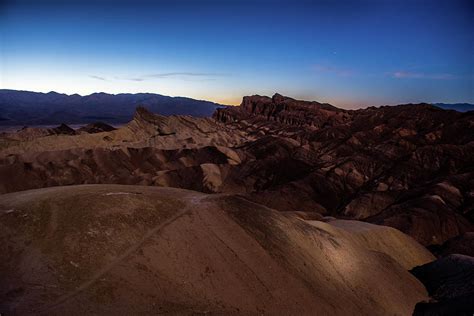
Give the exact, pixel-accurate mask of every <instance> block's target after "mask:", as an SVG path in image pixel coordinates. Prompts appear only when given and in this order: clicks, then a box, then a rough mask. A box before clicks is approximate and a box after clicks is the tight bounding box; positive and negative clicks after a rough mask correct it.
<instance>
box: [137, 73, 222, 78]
mask: <svg viewBox="0 0 474 316" xmlns="http://www.w3.org/2000/svg"><path fill="white" fill-rule="evenodd" d="M227 76H229V74H224V73H212V72H165V73H155V74H149V75H145V76H143V77H144V78H169V77H183V78H185V77H227Z"/></svg>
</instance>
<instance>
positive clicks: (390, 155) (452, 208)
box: [0, 95, 474, 245]
mask: <svg viewBox="0 0 474 316" xmlns="http://www.w3.org/2000/svg"><path fill="white" fill-rule="evenodd" d="M473 127H474V112H467V113H459V112H455V111H446V110H441V109H439V108H436V107H434V106H431V105H428V104H417V105H400V106H393V107H388V106H386V107H380V108H368V109H363V110H356V111H346V110H342V109H337V108H335V107H333V106H331V105H328V104H321V103H317V102H306V101H298V100H294V99H291V98H288V97H283V96H281V95H275V96H273V97H272V98H269V97H262V96H251V97H245V98H244V100H243V102H242V104H241V106H239V107H227V108H222V109H218V110H217V111H216V112H215V114H214V118H213V119H211V118H194V117H189V116H168V117H167V116H161V115H156V114H152V113H150V112H149V111H147V110H146V109H145V108H138V109H137V111H136V113H135V116H134V119H133V120H132V121H131V122H130V123H129V124H127V125H125V126H123V127H121V128H119V129H117V130H113V131H110V132H102V133H96V134H81V135H76V136H68V135H39V136H37V137H34V138H32V139H27V140H21V141H19V140H18V139H16V138H15V137H16V136H15V135H8V137H0V176H1V178H2V179H5V180H2V181H1V182H0V191H1V192H12V191H17V190H24V189H30V188H40V187H44V186H53V185H66V184H80V183H122V184H142V185H158V186H173V187H180V188H186V189H193V190H199V191H203V192H216V193H218V192H228V193H240V194H243V195H245V196H246V197H247V198H248V199H251V200H253V201H255V202H258V203H261V204H264V205H267V206H269V207H272V208H275V209H278V210H280V211H287V212H303V213H305V214H308V215H305V216H309V217H314V216H316V215H318V216H335V217H339V218H349V219H358V220H364V221H367V222H371V223H377V224H383V225H388V226H392V227H395V228H398V229H400V230H402V231H403V232H405V233H407V234H409V235H411V236H413V237H414V238H415V239H417V240H418V241H419V242H421V243H422V244H424V245H441V244H443V243H445V242H446V241H448V240H449V239H450V238H454V237H457V236H459V235H461V234H463V233H465V232H469V231H473V224H472V223H473V220H474V213H473V212H474V193H473V192H474V181H473V178H474V177H473V175H474V170H473V168H474V167H473V166H474V134H473V133H472V132H471V130H472V128H473ZM7 179H8V181H7ZM311 214H316V215H311ZM319 214H320V215H319Z"/></svg>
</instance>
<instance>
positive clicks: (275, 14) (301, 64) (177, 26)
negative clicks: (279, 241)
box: [0, 0, 474, 108]
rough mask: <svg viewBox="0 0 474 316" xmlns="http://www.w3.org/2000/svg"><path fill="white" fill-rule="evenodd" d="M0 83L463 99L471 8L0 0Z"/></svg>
mask: <svg viewBox="0 0 474 316" xmlns="http://www.w3.org/2000/svg"><path fill="white" fill-rule="evenodd" d="M0 88H2V89H17V90H30V91H39V92H49V91H57V92H61V93H67V94H74V93H78V94H81V95H87V94H90V93H94V92H107V93H137V92H152V93H159V94H163V95H171V96H187V97H192V98H197V99H205V100H211V101H215V102H219V103H223V104H239V103H240V102H241V99H242V97H243V96H245V95H253V94H260V95H272V94H274V93H276V92H278V93H280V94H284V95H287V96H291V97H294V98H297V99H304V100H316V101H320V102H328V103H331V104H334V105H336V106H340V107H344V108H359V107H366V106H372V105H385V104H401V103H418V102H433V103H436V102H445V103H458V102H470V103H474V1H469V0H466V1H464V0H412V1H409V0H398V1H395V0H360V1H355V0H354V1H349V0H346V1H345V0H341V1H330V0H324V1H303V0H302V1H298V0H293V1H278V0H276V1H272V0H255V1H250V0H249V1H238V0H232V1H226V0H221V1H217V0H215V1H198V0H195V1H190V0H188V1H185V0H176V1H159V0H158V1H146V0H142V1H140V0H135V1H126V0H116V1H113V0H98V1H76V0H71V1H67V0H63V1H59V0H56V1H55V0H49V1H48V0H46V1H41V0H36V1H33V0H29V1H28V0H0Z"/></svg>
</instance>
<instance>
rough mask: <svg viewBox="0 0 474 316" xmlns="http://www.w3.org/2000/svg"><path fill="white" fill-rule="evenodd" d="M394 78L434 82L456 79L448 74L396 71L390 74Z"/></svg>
mask: <svg viewBox="0 0 474 316" xmlns="http://www.w3.org/2000/svg"><path fill="white" fill-rule="evenodd" d="M390 76H391V77H392V78H397V79H433V80H449V79H455V78H456V76H455V75H453V74H448V73H439V74H431V73H424V72H410V71H395V72H392V73H390Z"/></svg>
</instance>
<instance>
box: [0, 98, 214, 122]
mask: <svg viewBox="0 0 474 316" xmlns="http://www.w3.org/2000/svg"><path fill="white" fill-rule="evenodd" d="M139 105H142V106H145V107H147V108H148V109H149V110H151V111H153V112H155V113H160V114H162V115H175V114H176V115H192V116H197V117H207V116H211V115H212V113H213V112H214V111H215V109H216V108H218V107H220V106H221V105H220V104H217V103H214V102H209V101H202V100H195V99H190V98H184V97H169V96H164V95H160V94H154V93H136V94H130V93H121V94H107V93H102V92H101V93H93V94H91V95H87V96H80V95H78V94H73V95H67V94H61V93H57V92H49V93H39V92H31V91H18V90H7V89H0V125H49V124H60V123H67V124H82V123H90V122H96V121H102V122H107V123H111V124H119V123H125V122H128V121H130V120H131V119H132V117H133V113H134V111H135V108H136V107H137V106H139Z"/></svg>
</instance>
